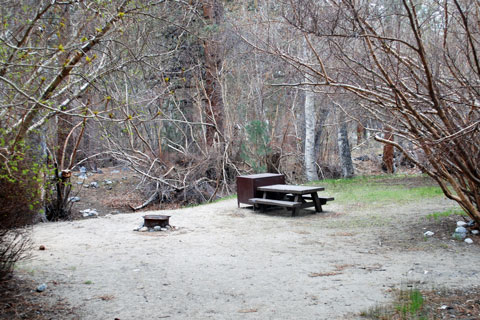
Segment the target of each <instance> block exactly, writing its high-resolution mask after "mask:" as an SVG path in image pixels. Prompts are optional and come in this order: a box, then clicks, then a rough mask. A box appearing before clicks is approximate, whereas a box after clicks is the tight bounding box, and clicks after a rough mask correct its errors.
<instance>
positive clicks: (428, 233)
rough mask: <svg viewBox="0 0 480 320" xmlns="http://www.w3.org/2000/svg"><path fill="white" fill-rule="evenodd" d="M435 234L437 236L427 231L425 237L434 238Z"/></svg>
mask: <svg viewBox="0 0 480 320" xmlns="http://www.w3.org/2000/svg"><path fill="white" fill-rule="evenodd" d="M434 234H435V233H433V232H432V231H427V232H425V233H424V234H423V235H424V236H425V237H431V236H433V235H434Z"/></svg>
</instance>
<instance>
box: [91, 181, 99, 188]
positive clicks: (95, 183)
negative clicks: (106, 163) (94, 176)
mask: <svg viewBox="0 0 480 320" xmlns="http://www.w3.org/2000/svg"><path fill="white" fill-rule="evenodd" d="M90 187H91V188H98V182H97V181H93V182H90Z"/></svg>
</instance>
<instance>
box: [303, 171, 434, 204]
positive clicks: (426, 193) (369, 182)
mask: <svg viewBox="0 0 480 320" xmlns="http://www.w3.org/2000/svg"><path fill="white" fill-rule="evenodd" d="M309 185H322V186H325V190H326V192H327V193H328V194H331V195H333V196H335V201H339V202H340V203H355V204H359V203H370V204H371V203H377V204H383V203H388V202H393V203H402V202H408V201H414V200H420V199H426V198H435V197H441V196H443V192H442V190H441V189H440V187H438V186H436V185H435V184H434V183H433V182H432V180H431V179H430V178H429V177H425V176H421V175H415V176H406V175H388V176H387V175H385V176H360V177H354V178H351V179H335V180H332V179H330V180H322V181H314V182H310V183H309Z"/></svg>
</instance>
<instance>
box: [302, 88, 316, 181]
mask: <svg viewBox="0 0 480 320" xmlns="http://www.w3.org/2000/svg"><path fill="white" fill-rule="evenodd" d="M304 107H305V175H306V178H307V180H308V181H314V180H318V175H317V168H316V157H315V122H316V121H315V97H314V93H313V92H311V91H309V90H307V91H305V104H304Z"/></svg>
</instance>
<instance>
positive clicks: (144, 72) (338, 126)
mask: <svg viewBox="0 0 480 320" xmlns="http://www.w3.org/2000/svg"><path fill="white" fill-rule="evenodd" d="M479 6H480V5H479V4H478V2H471V1H460V0H449V1H447V0H445V1H436V0H424V1H413V0H403V1H394V0H389V1H353V0H347V1H334V0H331V1H311V0H300V1H293V0H292V1H288V0H284V1H269V0H265V1H261V0H251V1H250V0H248V1H220V0H202V1H180V0H178V1H173V0H170V1H167V0H164V1H161V0H156V1H148V0H140V1H126V0H121V1H120V0H111V1H102V0H97V1H55V0H53V1H33V0H30V1H29V0H24V1H2V2H1V6H0V12H1V17H2V21H1V25H0V61H1V64H0V90H1V95H0V123H1V129H0V158H1V166H0V179H1V190H0V194H1V202H2V208H1V209H0V210H1V212H0V214H1V218H2V227H1V234H0V238H1V239H2V244H1V245H2V248H1V250H0V251H1V252H2V253H1V254H2V261H3V262H2V263H3V264H4V266H3V267H2V270H10V269H11V267H12V265H13V262H12V261H14V260H15V257H16V256H18V254H19V253H20V252H22V250H23V248H24V247H23V246H24V244H23V242H22V241H21V240H19V239H22V231H21V229H18V228H17V227H19V226H24V225H28V224H30V223H32V222H33V221H34V220H35V217H38V212H43V216H44V218H45V219H48V220H58V219H65V218H68V217H69V215H70V207H71V203H70V197H69V195H70V191H71V184H70V177H71V175H72V171H74V170H78V169H79V168H80V166H85V167H87V168H88V169H89V170H97V169H99V168H101V167H105V166H112V165H123V166H126V167H128V168H130V169H131V170H133V171H134V172H136V173H137V174H138V175H140V176H141V177H142V181H143V184H142V186H141V188H142V191H143V193H144V195H145V202H144V204H143V205H140V206H138V208H141V207H143V206H146V205H147V204H149V203H152V202H164V203H168V202H176V203H178V202H181V203H183V204H190V203H200V202H206V201H211V200H214V199H216V198H217V197H220V196H224V195H227V194H231V193H232V192H234V191H235V190H234V187H233V186H234V181H235V177H236V176H238V175H240V174H245V173H253V172H266V171H268V172H281V173H283V174H285V175H286V177H287V180H288V181H289V182H295V183H298V182H304V181H313V180H318V179H319V178H332V177H334V178H337V177H351V176H353V175H354V174H355V170H354V167H353V161H352V153H351V150H352V148H353V146H355V148H356V149H357V150H361V151H362V153H363V154H361V157H360V158H359V160H360V161H361V160H370V161H372V162H373V163H377V164H378V166H379V167H380V166H381V167H383V169H384V170H385V171H386V172H389V173H393V172H394V171H395V168H396V167H398V166H399V165H401V164H403V165H408V166H410V167H415V168H416V169H418V170H419V171H421V172H423V173H426V174H428V175H430V176H431V177H432V178H433V179H434V180H435V181H436V182H437V183H438V184H439V185H440V187H441V188H442V190H443V191H444V193H445V195H446V196H447V197H449V198H450V199H453V200H455V201H457V202H458V203H459V205H460V206H461V207H462V208H463V209H464V210H465V212H466V213H467V214H468V215H469V216H470V217H471V218H472V219H473V220H474V221H476V222H477V223H480V212H479V204H480V190H479V188H480V170H479V169H480V166H479V164H480V149H479V126H480V114H479V99H478V97H479V91H478V90H479V85H478V82H479V77H480V62H479V60H480V59H479V57H478V52H477V47H478V46H479V43H478V41H479V40H480V34H479V32H480V27H479V26H480V16H479V15H480V11H479V9H480V8H479ZM371 137H373V138H374V139H375V140H376V141H377V142H381V143H383V144H384V147H383V150H382V149H381V148H380V149H379V148H378V146H376V145H375V143H374V142H373V141H371V140H372V139H370V138H371ZM379 150H380V152H381V157H380V158H381V160H378V159H379ZM395 150H396V151H395Z"/></svg>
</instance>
